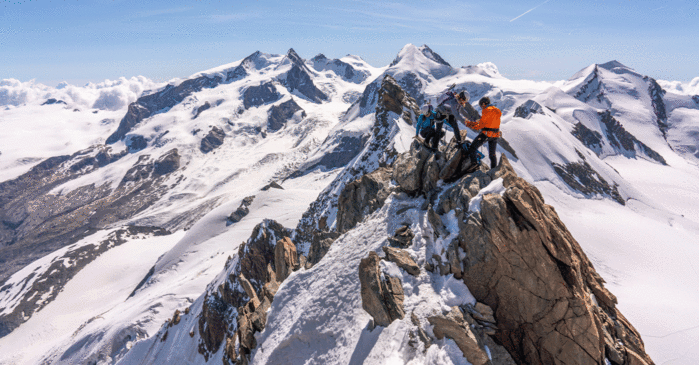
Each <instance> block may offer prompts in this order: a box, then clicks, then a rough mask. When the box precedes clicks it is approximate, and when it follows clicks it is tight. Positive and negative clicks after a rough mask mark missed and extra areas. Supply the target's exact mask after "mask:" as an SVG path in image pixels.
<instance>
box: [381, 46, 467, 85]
mask: <svg viewBox="0 0 699 365" xmlns="http://www.w3.org/2000/svg"><path fill="white" fill-rule="evenodd" d="M390 68H392V69H395V70H396V73H401V71H404V72H405V71H411V72H415V73H417V74H418V75H420V76H421V77H422V78H430V77H431V78H434V79H441V78H443V77H445V76H448V75H451V74H452V73H453V72H454V70H453V68H452V67H451V65H449V64H448V63H447V62H446V61H444V59H443V58H442V57H441V56H439V55H438V54H437V53H435V52H434V51H432V49H430V48H429V47H428V46H427V45H423V46H421V47H416V46H415V45H413V44H407V45H405V47H403V49H401V50H400V52H398V56H396V58H395V59H394V60H393V62H391V65H390ZM394 77H395V75H394Z"/></svg>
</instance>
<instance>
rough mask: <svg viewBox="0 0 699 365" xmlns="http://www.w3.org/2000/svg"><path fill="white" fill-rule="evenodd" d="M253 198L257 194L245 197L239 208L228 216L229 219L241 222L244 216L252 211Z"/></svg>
mask: <svg viewBox="0 0 699 365" xmlns="http://www.w3.org/2000/svg"><path fill="white" fill-rule="evenodd" d="M253 200H255V196H254V195H251V196H247V197H245V198H244V199H243V201H242V202H241V203H240V206H239V207H238V209H236V210H235V211H234V212H233V213H231V215H229V216H228V220H229V221H231V222H232V223H238V222H240V220H241V219H243V217H245V216H246V215H248V213H250V209H249V208H250V205H251V204H252V202H253Z"/></svg>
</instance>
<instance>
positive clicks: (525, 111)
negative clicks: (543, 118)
mask: <svg viewBox="0 0 699 365" xmlns="http://www.w3.org/2000/svg"><path fill="white" fill-rule="evenodd" d="M532 114H541V115H545V114H544V107H542V106H541V104H539V103H537V102H536V101H534V100H527V101H525V102H524V104H522V105H520V106H518V107H517V109H515V117H518V118H525V119H528V118H530V117H531V115H532Z"/></svg>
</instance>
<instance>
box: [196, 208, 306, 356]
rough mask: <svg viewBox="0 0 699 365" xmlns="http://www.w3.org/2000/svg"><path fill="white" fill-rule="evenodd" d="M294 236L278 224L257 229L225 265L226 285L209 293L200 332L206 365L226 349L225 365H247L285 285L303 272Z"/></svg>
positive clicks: (200, 346)
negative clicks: (230, 364)
mask: <svg viewBox="0 0 699 365" xmlns="http://www.w3.org/2000/svg"><path fill="white" fill-rule="evenodd" d="M290 234H291V230H289V229H286V228H284V227H283V226H282V225H280V224H279V223H277V222H275V221H273V220H265V221H263V222H262V223H260V224H258V225H257V226H256V227H255V228H254V229H253V232H252V234H251V236H250V238H249V239H248V240H247V241H246V242H245V243H243V244H242V245H241V246H240V248H239V249H238V254H237V256H235V257H234V258H231V259H229V261H228V262H227V263H226V270H227V280H226V281H225V282H224V283H223V284H221V285H220V286H219V287H218V288H213V289H212V290H209V291H208V292H207V295H206V298H205V300H204V306H203V308H202V314H201V316H200V317H199V327H198V328H199V334H200V336H201V340H200V343H199V353H200V354H202V355H203V356H204V358H205V359H206V360H207V361H208V359H209V357H210V356H211V355H212V354H214V353H216V352H218V351H219V349H220V348H221V346H222V345H223V346H224V357H223V358H224V362H227V363H238V364H247V363H248V361H249V356H250V353H251V352H252V350H253V349H254V348H255V347H256V346H257V340H256V339H255V333H257V332H260V331H262V330H263V329H264V328H265V326H266V323H267V310H268V309H269V308H270V307H271V305H272V302H273V300H274V296H275V294H276V292H277V289H278V288H279V285H280V283H281V282H282V281H283V280H284V279H286V277H288V275H289V274H291V272H292V271H294V270H298V269H299V268H300V263H299V261H298V256H297V253H296V246H295V245H294V243H293V242H291V240H290V239H289V235H290Z"/></svg>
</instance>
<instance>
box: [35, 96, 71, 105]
mask: <svg viewBox="0 0 699 365" xmlns="http://www.w3.org/2000/svg"><path fill="white" fill-rule="evenodd" d="M54 104H63V105H66V102H65V101H63V100H60V99H54V98H50V99H46V101H45V102H43V103H42V104H41V105H54Z"/></svg>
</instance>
